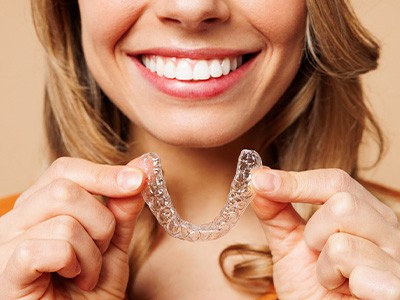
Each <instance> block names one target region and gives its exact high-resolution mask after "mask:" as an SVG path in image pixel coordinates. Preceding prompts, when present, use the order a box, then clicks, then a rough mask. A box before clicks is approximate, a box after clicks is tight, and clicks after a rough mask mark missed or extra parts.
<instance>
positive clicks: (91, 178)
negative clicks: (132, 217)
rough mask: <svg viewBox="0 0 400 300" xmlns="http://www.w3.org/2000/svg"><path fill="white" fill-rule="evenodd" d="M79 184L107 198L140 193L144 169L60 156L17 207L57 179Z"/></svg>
mask: <svg viewBox="0 0 400 300" xmlns="http://www.w3.org/2000/svg"><path fill="white" fill-rule="evenodd" d="M60 178H63V179H67V180H69V181H72V182H75V183H77V184H79V185H80V186H81V187H82V188H84V189H85V190H87V191H88V192H90V193H92V194H96V195H103V196H108V197H126V196H128V195H134V194H137V193H139V192H140V187H141V186H142V184H143V179H144V174H143V172H142V171H141V170H140V169H138V168H134V167H132V166H109V165H101V164H96V163H92V162H90V161H87V160H84V159H79V158H69V157H63V158H59V159H57V160H56V161H54V162H53V164H52V165H51V166H50V167H49V169H48V170H47V171H46V172H45V173H44V174H43V175H42V176H41V177H40V179H39V180H38V181H37V182H36V183H35V184H34V185H33V186H32V187H31V188H30V189H29V190H27V191H26V192H25V193H23V194H22V195H21V197H20V198H19V199H18V200H17V202H16V206H18V205H19V204H20V203H21V202H23V201H24V200H26V199H28V198H29V197H30V196H31V195H32V194H34V193H35V192H37V191H38V190H40V189H42V188H43V187H45V186H47V185H49V184H50V183H51V182H53V181H55V180H57V179H60Z"/></svg>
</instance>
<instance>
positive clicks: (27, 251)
mask: <svg viewBox="0 0 400 300" xmlns="http://www.w3.org/2000/svg"><path fill="white" fill-rule="evenodd" d="M80 271H81V267H80V264H79V262H78V259H77V257H76V255H75V252H74V250H73V247H72V246H71V245H70V244H69V243H68V242H66V241H62V240H40V239H33V240H25V241H23V242H22V243H20V244H19V246H18V247H17V248H16V249H15V251H14V252H13V254H12V256H11V258H10V260H9V261H8V263H7V266H6V268H5V270H4V272H3V273H2V276H1V278H0V283H2V284H1V287H2V288H1V290H2V291H3V292H4V290H3V289H4V288H7V289H8V291H9V293H7V292H5V294H7V295H10V293H12V294H13V295H16V298H18V297H19V296H21V297H22V296H25V295H26V294H33V295H34V294H35V293H36V292H38V291H41V290H42V291H43V286H47V284H48V282H49V280H50V277H49V276H48V274H47V273H52V272H57V273H58V274H60V275H61V276H63V277H66V278H73V277H75V276H77V275H78V274H79V273H80ZM3 283H4V284H3ZM16 293H23V294H24V295H18V294H16ZM41 296H42V295H40V297H41ZM33 298H35V297H33ZM38 298H39V297H37V299H38Z"/></svg>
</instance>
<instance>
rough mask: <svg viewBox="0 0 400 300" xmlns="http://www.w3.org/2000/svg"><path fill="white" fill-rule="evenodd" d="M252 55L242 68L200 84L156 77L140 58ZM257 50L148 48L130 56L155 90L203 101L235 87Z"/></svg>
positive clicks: (206, 57) (185, 98)
mask: <svg viewBox="0 0 400 300" xmlns="http://www.w3.org/2000/svg"><path fill="white" fill-rule="evenodd" d="M247 54H249V55H251V56H250V57H249V59H248V60H247V61H245V62H244V63H243V65H242V66H241V67H240V68H238V69H236V70H235V71H233V72H230V73H229V74H228V75H224V76H222V77H219V78H210V79H208V80H200V81H194V80H193V81H181V80H177V79H168V78H165V77H159V76H158V75H157V74H156V73H153V72H151V71H150V70H148V69H147V68H146V67H145V66H143V64H142V62H141V60H140V56H141V55H159V56H165V57H176V58H189V59H212V58H223V57H233V56H240V55H247ZM258 54H259V52H257V51H251V52H250V51H233V50H226V49H196V50H179V49H178V50H176V49H167V48H162V49H151V50H146V51H142V52H140V53H129V54H128V56H129V57H130V58H131V60H132V61H133V63H134V64H135V65H136V67H137V68H138V70H139V71H140V73H141V75H142V76H143V77H144V78H145V79H146V80H147V81H148V82H149V83H150V84H151V85H152V86H153V87H154V88H155V89H157V90H158V91H160V92H162V93H164V94H167V95H169V96H172V97H175V98H179V99H181V100H196V99H198V100H203V99H209V98H213V97H216V96H218V95H221V94H223V93H225V92H226V91H228V90H229V89H231V88H232V87H234V86H235V85H236V84H237V83H238V82H239V81H240V80H241V79H242V78H244V77H245V75H246V73H247V72H248V71H249V70H250V69H251V66H252V65H253V62H254V60H255V58H256V56H257V55H258Z"/></svg>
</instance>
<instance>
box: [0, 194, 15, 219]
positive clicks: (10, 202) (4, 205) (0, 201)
mask: <svg viewBox="0 0 400 300" xmlns="http://www.w3.org/2000/svg"><path fill="white" fill-rule="evenodd" d="M18 197H19V194H15V195H11V196H7V197H0V216H2V215H4V214H6V213H7V212H9V211H10V210H11V209H12V208H13V207H14V204H15V201H16V200H17V199H18Z"/></svg>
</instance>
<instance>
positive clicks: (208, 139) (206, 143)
mask: <svg viewBox="0 0 400 300" xmlns="http://www.w3.org/2000/svg"><path fill="white" fill-rule="evenodd" d="M208 131H209V130H207V132H206V131H203V132H201V133H200V134H199V132H198V131H194V132H185V133H182V132H179V133H176V134H173V132H169V133H168V134H161V135H159V136H157V135H155V138H156V139H158V140H160V141H162V142H164V143H166V144H169V145H172V146H177V147H182V148H216V147H221V146H224V145H227V144H229V143H231V142H233V141H234V140H236V139H237V138H238V137H239V136H240V135H237V134H236V135H235V134H232V133H216V132H208Z"/></svg>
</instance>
